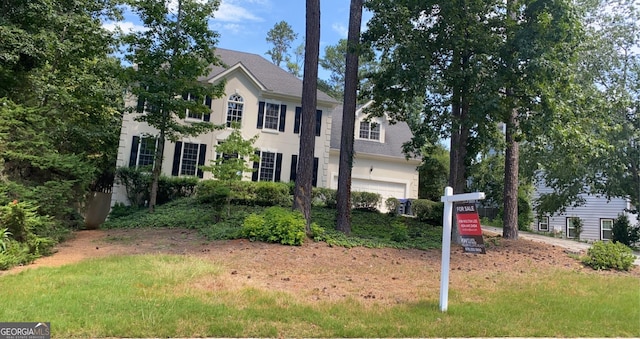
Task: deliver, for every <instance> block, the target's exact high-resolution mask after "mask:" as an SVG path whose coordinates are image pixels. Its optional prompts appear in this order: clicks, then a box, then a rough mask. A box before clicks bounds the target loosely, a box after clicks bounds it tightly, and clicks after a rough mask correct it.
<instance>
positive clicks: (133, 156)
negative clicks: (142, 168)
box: [129, 136, 140, 167]
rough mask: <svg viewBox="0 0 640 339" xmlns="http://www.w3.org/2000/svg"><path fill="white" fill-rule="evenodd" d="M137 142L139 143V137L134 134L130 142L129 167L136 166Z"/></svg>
mask: <svg viewBox="0 0 640 339" xmlns="http://www.w3.org/2000/svg"><path fill="white" fill-rule="evenodd" d="M138 144H140V137H138V136H134V137H133V142H132V143H131V155H130V156H129V167H136V163H137V162H138Z"/></svg>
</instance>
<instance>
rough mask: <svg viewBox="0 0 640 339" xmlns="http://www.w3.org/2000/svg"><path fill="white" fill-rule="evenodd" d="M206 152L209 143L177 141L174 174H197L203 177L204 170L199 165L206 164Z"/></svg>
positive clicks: (172, 172) (174, 155)
mask: <svg viewBox="0 0 640 339" xmlns="http://www.w3.org/2000/svg"><path fill="white" fill-rule="evenodd" d="M206 152H207V145H205V144H193V143H188V142H181V141H178V142H176V147H175V152H174V154H173V170H172V171H171V174H172V175H174V176H179V175H197V176H198V177H200V178H202V177H203V172H202V170H201V169H199V168H198V167H199V166H203V165H204V162H205V157H206Z"/></svg>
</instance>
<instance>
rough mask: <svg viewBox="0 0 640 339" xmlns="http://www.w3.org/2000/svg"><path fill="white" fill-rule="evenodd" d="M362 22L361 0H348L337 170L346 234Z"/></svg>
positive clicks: (340, 215) (341, 228) (342, 227)
mask: <svg viewBox="0 0 640 339" xmlns="http://www.w3.org/2000/svg"><path fill="white" fill-rule="evenodd" d="M361 22H362V0H351V13H350V16H349V36H348V38H347V60H346V72H345V77H344V104H343V106H342V133H341V139H340V162H339V164H340V165H339V170H338V196H337V203H338V206H337V210H338V214H337V224H336V228H337V229H338V231H341V232H343V233H345V234H350V233H351V170H352V166H353V139H354V135H353V134H354V130H355V119H356V101H357V96H358V57H359V55H360V53H359V51H358V45H359V42H360V25H361Z"/></svg>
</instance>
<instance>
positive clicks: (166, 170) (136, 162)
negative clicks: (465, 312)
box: [112, 49, 419, 208]
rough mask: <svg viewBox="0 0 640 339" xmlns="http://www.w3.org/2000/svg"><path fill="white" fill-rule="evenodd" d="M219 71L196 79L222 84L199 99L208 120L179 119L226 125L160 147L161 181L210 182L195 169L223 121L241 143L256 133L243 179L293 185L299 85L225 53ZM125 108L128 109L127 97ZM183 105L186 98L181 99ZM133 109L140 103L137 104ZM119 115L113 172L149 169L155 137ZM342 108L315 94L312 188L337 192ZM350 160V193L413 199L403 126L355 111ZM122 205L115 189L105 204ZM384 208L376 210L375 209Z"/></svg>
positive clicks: (274, 69) (414, 178) (224, 133)
mask: <svg viewBox="0 0 640 339" xmlns="http://www.w3.org/2000/svg"><path fill="white" fill-rule="evenodd" d="M216 54H217V55H218V56H219V57H220V59H221V60H222V62H223V63H224V64H225V65H226V67H218V66H216V67H213V68H212V69H211V72H210V73H209V75H208V76H206V77H204V78H203V79H201V81H206V82H210V83H217V82H220V81H223V80H224V81H226V85H225V95H224V96H223V97H221V98H218V99H214V100H206V105H208V106H210V107H211V113H210V114H204V115H195V114H189V113H188V114H187V117H186V118H185V121H184V122H185V123H189V122H192V121H210V122H212V123H214V124H220V125H222V124H226V126H228V128H227V129H223V130H216V131H213V132H210V133H206V134H202V135H199V136H195V137H187V138H184V139H182V140H180V141H178V142H176V143H169V142H167V144H166V146H165V153H164V162H163V164H162V168H163V174H164V175H173V176H198V177H200V178H204V179H211V178H212V176H211V173H203V172H202V171H201V170H199V169H198V166H201V165H205V164H209V161H210V160H214V159H215V157H216V156H217V155H216V150H215V149H216V145H218V144H219V143H222V142H224V140H225V139H226V138H227V137H228V136H229V134H230V132H231V129H230V126H231V123H233V122H235V123H238V124H239V125H240V126H241V127H240V129H241V131H242V134H243V136H244V137H245V138H250V137H253V136H254V135H258V136H259V137H258V140H257V141H256V143H255V144H254V145H255V147H256V148H257V149H258V150H259V155H260V161H259V162H258V163H255V164H254V166H253V167H254V169H255V171H254V172H252V173H245V174H244V180H253V181H282V182H289V181H293V180H295V177H296V168H297V159H298V152H299V140H300V139H299V136H300V122H301V96H302V81H301V80H300V79H298V78H297V77H295V76H293V75H291V74H290V73H288V72H286V71H284V70H283V69H281V68H280V67H278V66H276V65H274V64H273V63H271V62H269V61H268V60H266V59H265V58H263V57H261V56H259V55H256V54H249V53H243V52H237V51H231V50H226V49H216ZM130 99H131V100H130V102H129V104H131V105H133V104H135V102H136V101H135V98H130ZM185 99H187V100H189V99H190V98H188V96H187V98H185ZM138 106H140V105H138ZM138 108H139V109H138V111H139V112H140V113H131V114H126V115H125V116H124V117H123V121H122V131H121V134H120V143H119V149H118V161H117V166H118V167H122V166H147V165H151V164H152V163H153V153H152V151H153V149H154V143H155V139H154V137H153V136H154V135H156V134H157V131H156V130H155V129H154V128H153V127H150V126H148V125H147V124H146V123H140V122H137V121H135V116H136V114H144V107H143V106H140V107H138ZM341 118H342V106H341V105H340V104H339V103H338V102H337V101H336V100H334V99H333V98H331V97H329V96H328V95H327V94H325V93H323V92H321V91H318V97H317V110H316V124H315V126H316V129H315V133H316V142H315V150H314V158H315V159H314V164H313V166H314V179H313V185H314V186H318V187H332V188H336V187H337V173H338V154H339V148H340V122H341ZM357 119H358V122H357V123H356V130H355V131H354V132H355V136H356V142H355V145H354V147H355V152H356V155H355V158H354V162H353V187H352V190H354V191H356V190H360V191H369V192H376V193H380V194H381V195H382V196H383V198H384V199H386V198H388V197H391V196H393V197H396V198H399V199H403V198H417V195H418V172H417V170H416V167H417V166H418V164H419V160H416V159H411V160H406V159H405V157H404V155H403V154H402V152H401V145H402V143H403V142H404V141H407V140H409V138H410V137H411V133H410V131H409V128H408V127H407V125H406V124H404V123H398V124H395V125H389V124H388V123H387V122H386V120H384V119H381V118H375V119H374V120H372V121H371V122H368V121H364V120H363V119H364V117H363V114H362V110H359V111H358V113H357ZM115 202H124V203H127V201H126V194H125V192H124V187H120V186H119V185H116V186H115V187H114V190H113V198H112V203H115ZM380 207H381V208H383V207H384V204H382V205H381V206H380Z"/></svg>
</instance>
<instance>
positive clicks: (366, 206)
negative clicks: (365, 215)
mask: <svg viewBox="0 0 640 339" xmlns="http://www.w3.org/2000/svg"><path fill="white" fill-rule="evenodd" d="M381 201H382V196H381V195H380V194H378V193H371V192H351V207H352V208H355V209H359V210H367V211H377V210H378V205H379V204H380V202H381Z"/></svg>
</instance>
